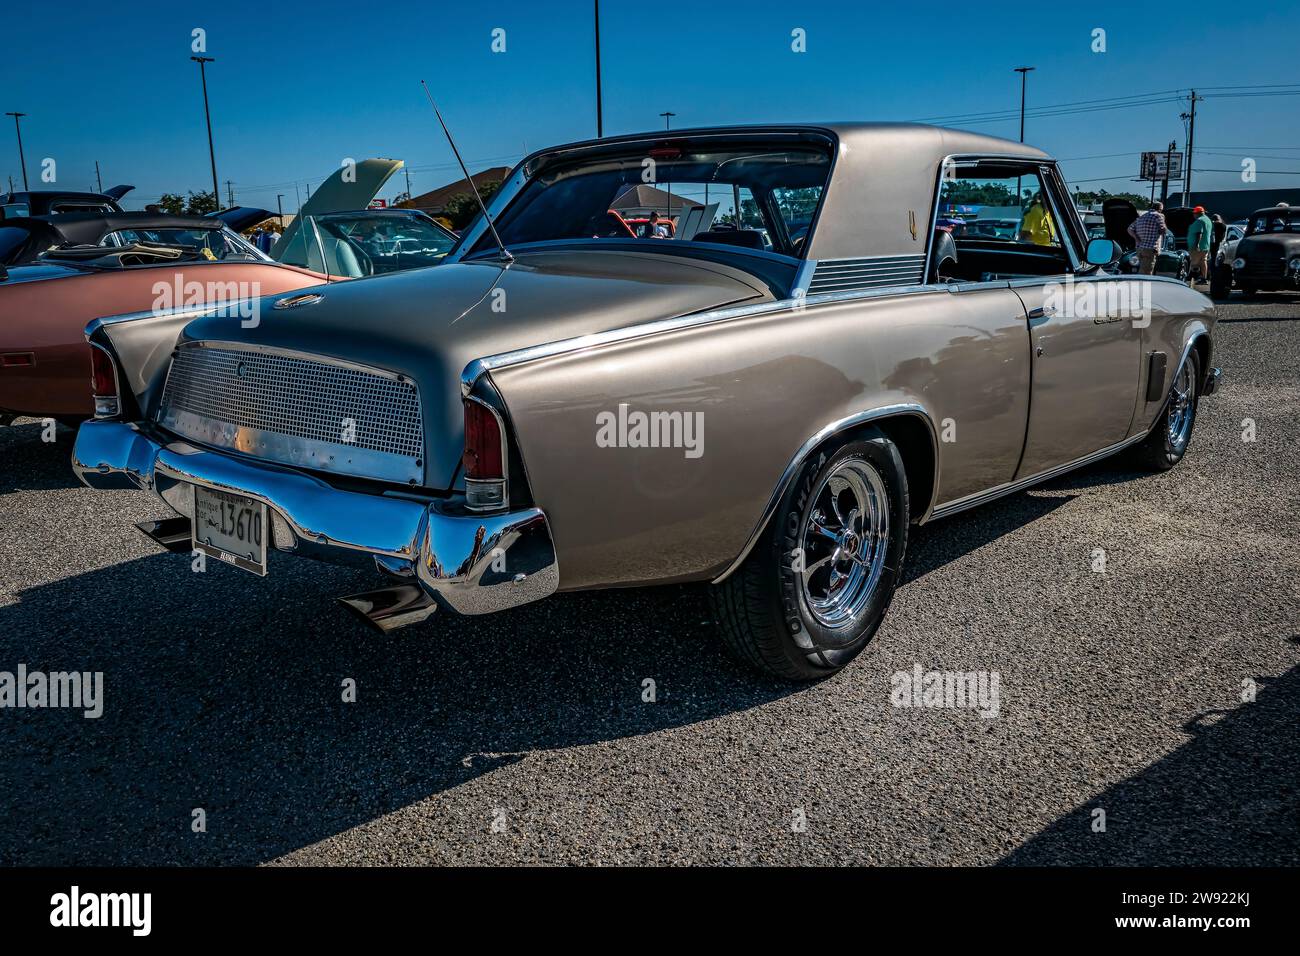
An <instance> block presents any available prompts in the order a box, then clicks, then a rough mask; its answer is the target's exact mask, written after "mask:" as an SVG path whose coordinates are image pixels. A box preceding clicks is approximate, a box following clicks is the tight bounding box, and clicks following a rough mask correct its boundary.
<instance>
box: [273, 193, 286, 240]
mask: <svg viewBox="0 0 1300 956" xmlns="http://www.w3.org/2000/svg"><path fill="white" fill-rule="evenodd" d="M282 199H284V193H276V194H275V211H276V213H277V214H278V215H279V217H280V231H281V232H284V203H283V202H281V200H282Z"/></svg>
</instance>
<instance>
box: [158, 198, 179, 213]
mask: <svg viewBox="0 0 1300 956" xmlns="http://www.w3.org/2000/svg"><path fill="white" fill-rule="evenodd" d="M158 208H159V209H161V210H162V211H163V212H165V213H169V214H171V215H173V216H180V215H184V213H185V197H184V196H182V195H181V194H180V193H163V194H162V198H161V199H159V200H158Z"/></svg>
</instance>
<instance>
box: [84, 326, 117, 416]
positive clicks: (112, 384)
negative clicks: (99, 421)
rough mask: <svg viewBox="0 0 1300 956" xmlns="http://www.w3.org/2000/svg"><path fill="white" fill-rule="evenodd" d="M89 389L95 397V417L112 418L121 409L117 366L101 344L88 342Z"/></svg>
mask: <svg viewBox="0 0 1300 956" xmlns="http://www.w3.org/2000/svg"><path fill="white" fill-rule="evenodd" d="M90 391H91V394H92V395H94V397H95V417H96V418H114V417H116V416H117V415H118V414H119V413H120V412H121V410H122V403H121V401H120V399H119V398H118V394H117V368H116V367H115V366H114V365H113V357H112V356H111V355H109V354H108V351H107V350H106V349H105V348H104V347H103V346H101V345H96V344H95V343H93V342H92V343H91V344H90Z"/></svg>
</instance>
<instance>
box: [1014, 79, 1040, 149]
mask: <svg viewBox="0 0 1300 956" xmlns="http://www.w3.org/2000/svg"><path fill="white" fill-rule="evenodd" d="M1036 69H1038V67H1035V66H1018V67H1016V69H1015V72H1017V73H1019V74H1020V142H1022V143H1023V142H1024V141H1025V87H1026V85H1027V84H1028V81H1029V74H1030V73H1031V72H1033V71H1034V70H1036Z"/></svg>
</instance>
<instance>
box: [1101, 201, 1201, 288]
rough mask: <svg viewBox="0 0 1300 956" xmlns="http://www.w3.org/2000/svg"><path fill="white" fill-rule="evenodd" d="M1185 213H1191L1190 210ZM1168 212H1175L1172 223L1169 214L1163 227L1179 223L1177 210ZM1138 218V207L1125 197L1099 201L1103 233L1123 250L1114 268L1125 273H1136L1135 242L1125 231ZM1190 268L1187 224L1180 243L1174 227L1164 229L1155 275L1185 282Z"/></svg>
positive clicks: (1188, 221)
mask: <svg viewBox="0 0 1300 956" xmlns="http://www.w3.org/2000/svg"><path fill="white" fill-rule="evenodd" d="M1187 212H1188V213H1189V214H1190V212H1191V210H1187ZM1170 213H1171V214H1175V215H1174V218H1173V220H1172V222H1171V220H1170V218H1169V215H1166V216H1165V223H1166V226H1172V224H1173V223H1177V222H1182V218H1181V215H1180V214H1178V213H1179V210H1177V209H1174V210H1170ZM1137 217H1138V211H1137V207H1136V206H1134V205H1133V203H1131V202H1130V201H1129V200H1127V199H1118V198H1112V199H1107V200H1106V201H1105V202H1103V203H1102V221H1103V224H1104V227H1105V235H1106V236H1107V237H1108V238H1109V239H1111V240H1112V241H1113V242H1115V243H1116V244H1117V245H1118V246H1119V247H1120V248H1122V249H1123V250H1124V254H1123V255H1122V256H1121V257H1120V260H1119V263H1118V264H1117V269H1118V271H1119V272H1121V273H1123V274H1125V275H1136V274H1137V271H1138V254H1137V241H1136V240H1135V239H1134V238H1133V237H1132V236H1131V235H1129V232H1128V227H1129V226H1131V225H1132V224H1133V223H1134V222H1135V221H1136V220H1137ZM1190 223H1191V220H1190V219H1188V220H1187V224H1188V225H1190ZM1190 268H1191V255H1190V254H1189V253H1188V251H1187V227H1186V226H1184V227H1183V241H1182V243H1181V245H1180V243H1179V241H1178V235H1177V233H1176V232H1175V230H1174V229H1173V228H1166V229H1165V237H1164V241H1163V242H1161V244H1160V254H1159V255H1158V256H1156V264H1155V274H1156V275H1160V276H1170V277H1172V278H1175V279H1178V280H1179V281H1184V280H1186V279H1187V272H1188V269H1190Z"/></svg>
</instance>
